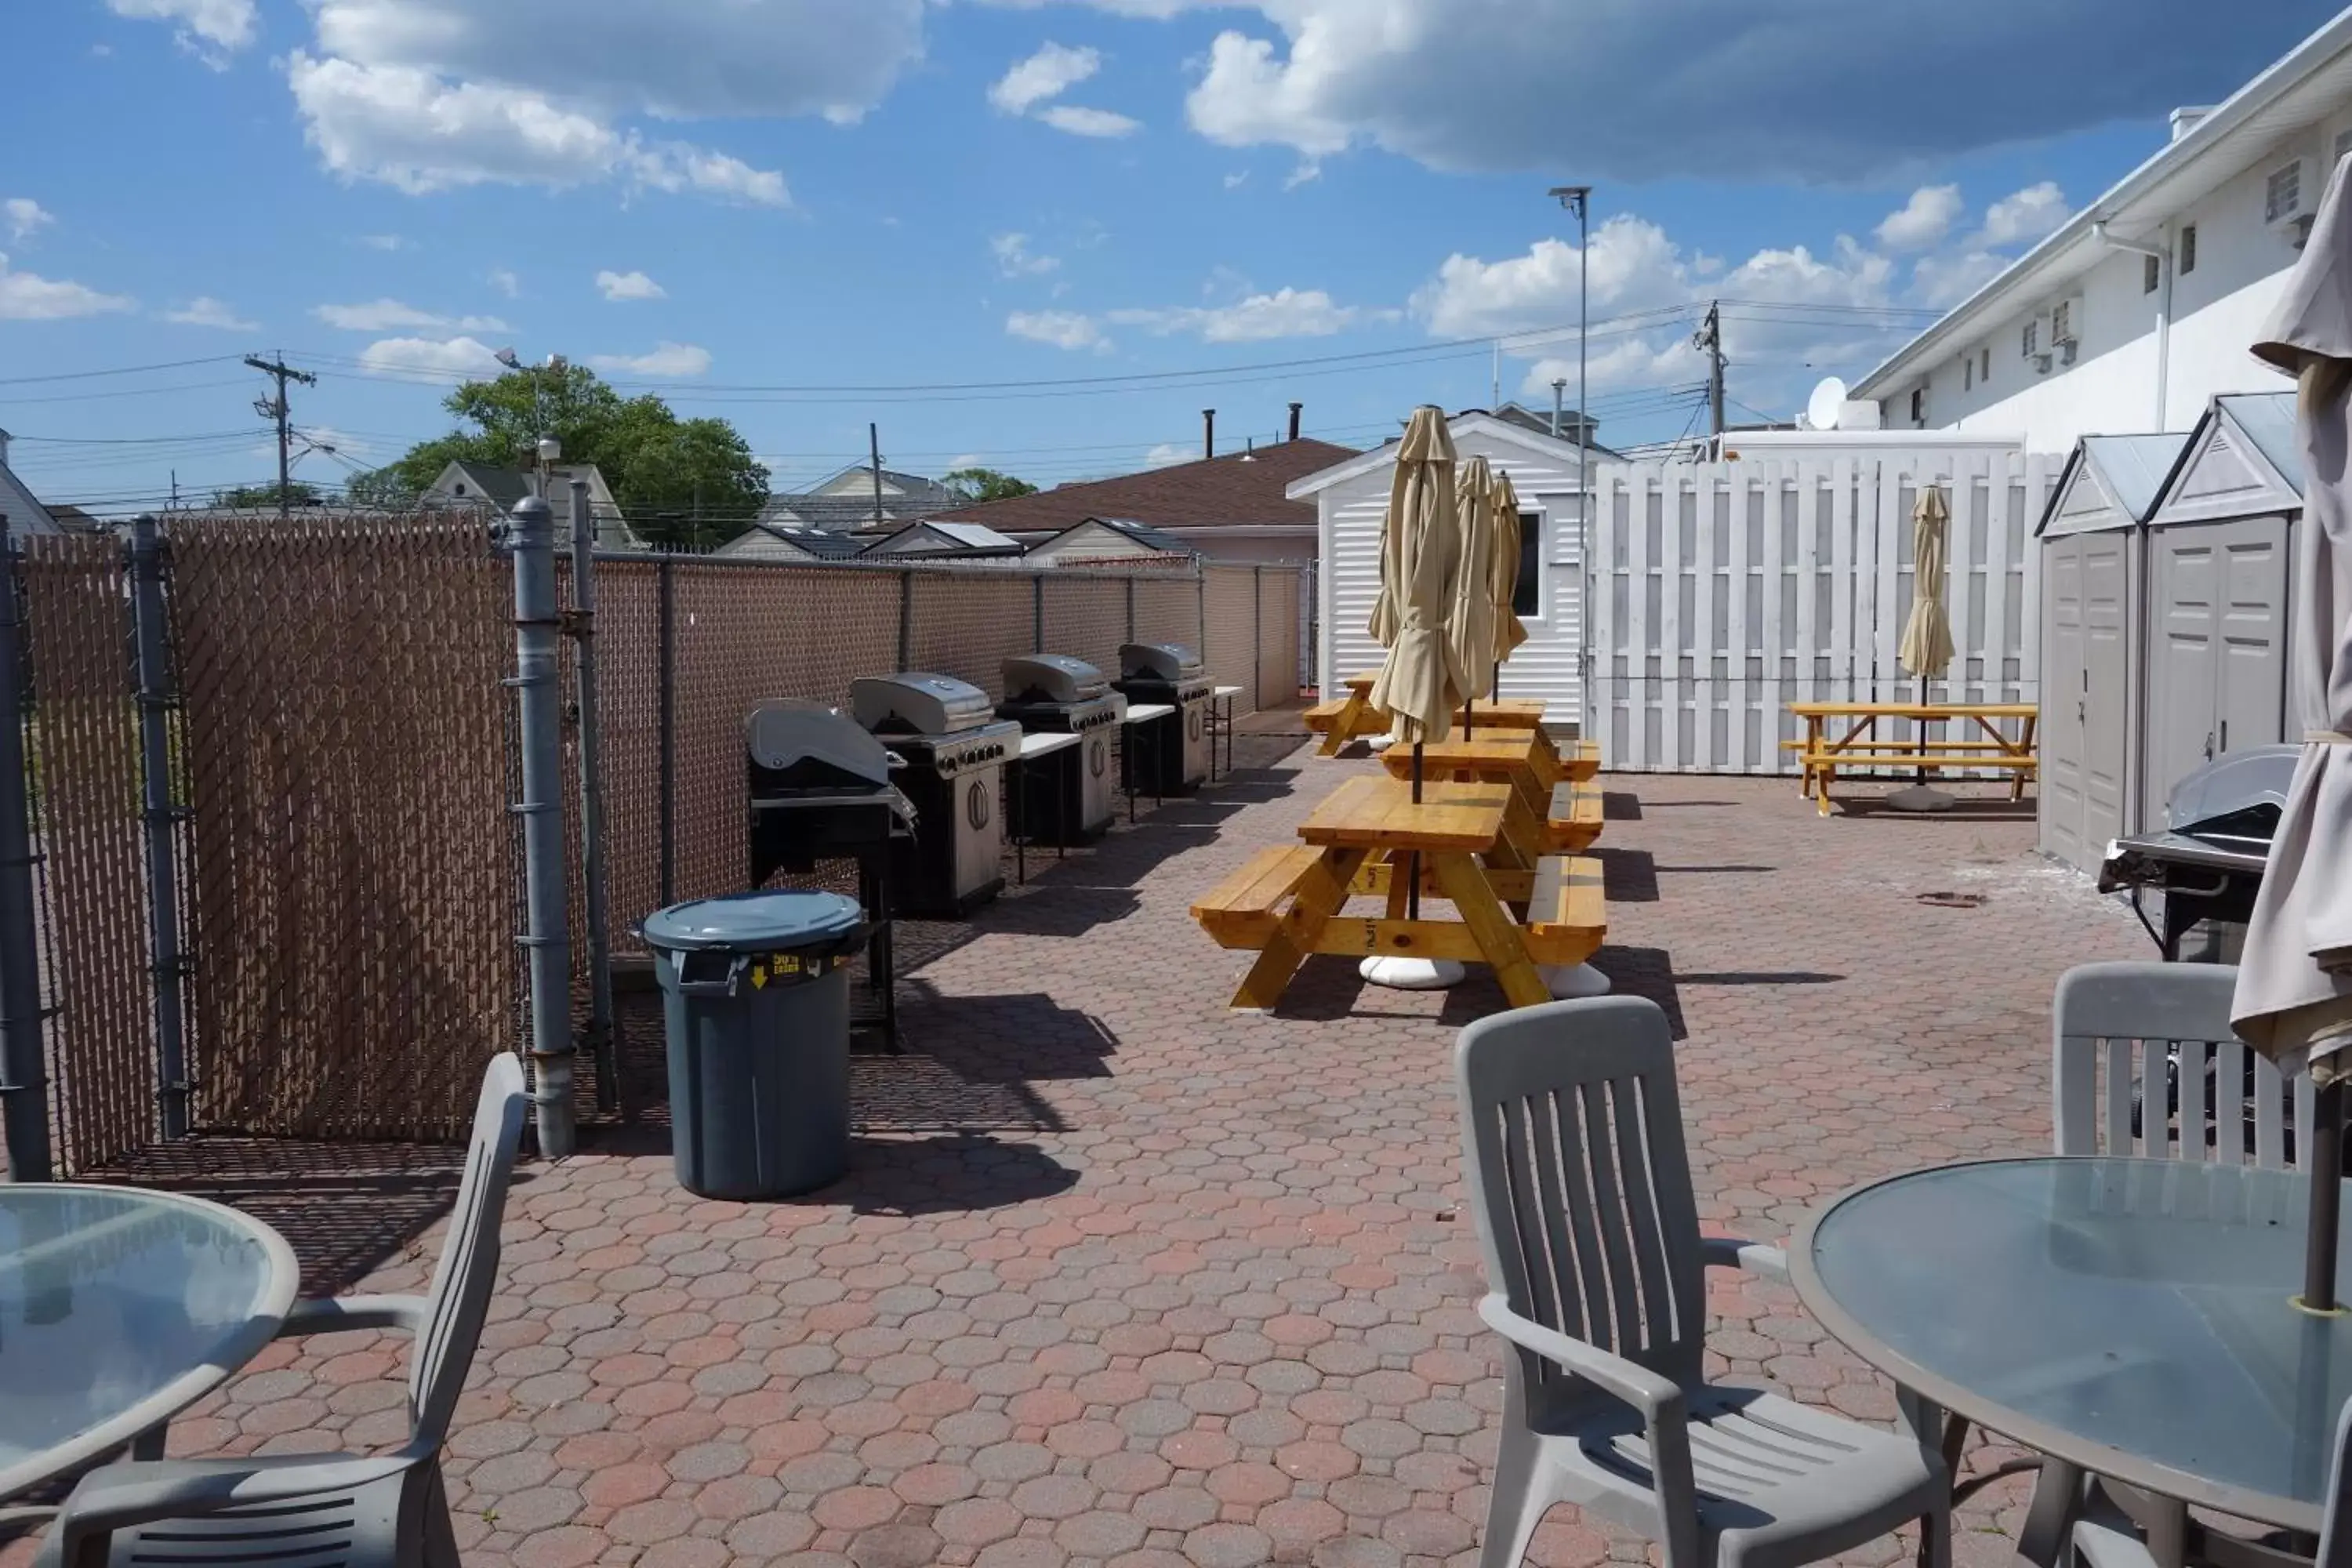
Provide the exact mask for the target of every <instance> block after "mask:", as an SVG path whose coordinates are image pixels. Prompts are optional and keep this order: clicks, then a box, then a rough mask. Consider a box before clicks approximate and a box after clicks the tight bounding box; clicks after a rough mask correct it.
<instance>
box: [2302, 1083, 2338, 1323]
mask: <svg viewBox="0 0 2352 1568" xmlns="http://www.w3.org/2000/svg"><path fill="white" fill-rule="evenodd" d="M2311 1121H2312V1125H2311V1127H2310V1128H2309V1129H2308V1130H2307V1131H2305V1136H2306V1137H2308V1138H2309V1140H2310V1142H2311V1155H2310V1161H2309V1163H2308V1165H2307V1167H2306V1168H2307V1169H2308V1170H2309V1171H2310V1173H2311V1225H2310V1227H2309V1229H2308V1230H2307V1231H2306V1232H2305V1237H2304V1247H2303V1295H2302V1297H2301V1299H2300V1300H2298V1301H2297V1302H2296V1305H2298V1306H2300V1307H2301V1308H2302V1309H2303V1310H2305V1311H2306V1312H2326V1313H2332V1312H2334V1311H2336V1223H2337V1215H2339V1214H2340V1213H2341V1212H2342V1204H2343V1201H2344V1085H2343V1084H2342V1083H2341V1082H2340V1081H2338V1080H2337V1079H2336V1076H2335V1074H2334V1073H2332V1072H2331V1073H2329V1074H2328V1081H2327V1082H2326V1083H2324V1084H2321V1083H2315V1084H2314V1085H2313V1086H2312V1095H2311Z"/></svg>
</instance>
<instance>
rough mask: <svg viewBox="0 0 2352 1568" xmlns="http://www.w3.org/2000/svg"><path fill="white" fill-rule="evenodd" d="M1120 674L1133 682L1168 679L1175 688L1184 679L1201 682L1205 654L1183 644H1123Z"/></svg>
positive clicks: (1119, 665)
mask: <svg viewBox="0 0 2352 1568" xmlns="http://www.w3.org/2000/svg"><path fill="white" fill-rule="evenodd" d="M1118 672H1119V674H1120V676H1121V677H1122V678H1124V679H1129V680H1137V679H1142V680H1164V681H1167V682H1168V683H1169V684H1171V685H1173V684H1175V683H1176V682H1178V681H1180V680H1197V679H1200V676H1201V655H1200V653H1199V651H1198V650H1196V649H1193V648H1189V647H1185V646H1184V645H1183V644H1182V643H1173V642H1131V643H1121V644H1120V645H1119V648H1118Z"/></svg>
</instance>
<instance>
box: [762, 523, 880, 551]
mask: <svg viewBox="0 0 2352 1568" xmlns="http://www.w3.org/2000/svg"><path fill="white" fill-rule="evenodd" d="M751 531H755V532H759V533H764V534H766V535H767V536H768V537H769V538H771V539H775V540H780V541H782V542H784V543H786V544H789V545H791V546H792V547H793V549H795V550H798V551H802V552H805V553H807V554H810V555H814V556H817V557H818V558H820V559H822V560H825V561H846V560H848V559H849V558H850V557H851V556H853V555H855V554H856V553H857V552H859V551H860V550H861V549H863V548H865V547H864V546H863V545H861V544H859V543H858V542H857V541H856V540H855V539H852V538H851V537H850V536H849V535H848V534H846V533H836V532H832V531H827V530H825V529H822V528H794V527H793V526H791V525H790V524H789V523H781V522H754V523H752V524H751Z"/></svg>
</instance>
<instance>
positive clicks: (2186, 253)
mask: <svg viewBox="0 0 2352 1568" xmlns="http://www.w3.org/2000/svg"><path fill="white" fill-rule="evenodd" d="M2180 270H2181V271H2183V272H2194V271H2196V270H2197V226H2196V225H2195V224H2193V223H2192V224H2186V225H2183V226H2182V227H2181V230H2180Z"/></svg>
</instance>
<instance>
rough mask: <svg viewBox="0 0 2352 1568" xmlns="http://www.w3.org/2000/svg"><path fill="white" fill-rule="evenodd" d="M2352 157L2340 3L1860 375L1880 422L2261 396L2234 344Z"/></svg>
mask: <svg viewBox="0 0 2352 1568" xmlns="http://www.w3.org/2000/svg"><path fill="white" fill-rule="evenodd" d="M2347 152H2352V10H2347V11H2346V12H2344V13H2343V14H2342V15H2339V16H2336V18H2335V19H2334V20H2333V21H2331V22H2329V23H2328V24H2327V25H2326V26H2324V27H2322V28H2321V29H2320V30H2319V31H2318V32H2316V33H2315V34H2313V35H2312V36H2311V37H2309V38H2307V39H2305V41H2304V42H2303V43H2302V44H2301V45H2299V46H2297V47H2296V48H2295V49H2294V51H2292V52H2291V53H2289V54H2288V55H2287V56H2286V57H2285V58H2283V59H2281V60H2279V61H2278V62H2277V63H2276V64H2274V65H2273V66H2272V67H2271V68H2269V69H2267V70H2265V71H2264V72H2263V74H2262V75H2260V76H2259V77H2256V78H2255V79H2253V80H2252V81H2251V82H2249V83H2247V84H2246V85H2245V86H2244V87H2243V88H2242V89H2239V90H2238V91H2237V92H2236V93H2235V94H2233V95H2232V96H2231V98H2230V99H2229V100H2227V101H2225V102H2223V103H2221V104H2219V105H2216V106H2213V107H2211V108H2210V109H2184V110H2178V111H2177V112H2176V113H2175V114H2174V116H2173V134H2172V140H2171V142H2169V143H2168V145H2166V146H2165V147H2163V148H2161V149H2160V150H2158V152H2157V153H2155V155H2154V156H2152V157H2150V158H2149V159H2148V160H2147V162H2146V163H2142V164H2141V165H2140V166H2139V167H2138V168H2137V169H2135V170H2133V171H2132V172H2131V173H2130V174H2126V176H2124V178H2123V179H2122V180H2121V181H2120V182H2118V183H2117V184H2116V185H2115V187H2114V188H2113V189H2111V190H2109V191H2107V192H2106V193H2105V195H2101V196H2100V197H2099V198H2098V199H2097V200H2096V201H2094V202H2093V203H2091V204H2090V205H2088V206H2087V207H2085V208H2084V209H2083V210H2082V211H2081V212H2079V213H2077V214H2076V215H2075V216H2074V217H2073V218H2071V219H2069V220H2068V221H2067V223H2066V224H2065V225H2064V226H2063V227H2061V228H2060V229H2059V230H2058V231H2057V232H2056V233H2054V234H2053V235H2052V236H2051V237H2049V238H2047V239H2045V240H2043V241H2042V243H2041V244H2040V245H2038V246H2036V247H2034V248H2033V249H2032V251H2030V252H2028V253H2027V254H2026V255H2025V256H2023V257H2021V258H2019V260H2018V261H2017V262H2016V263H2015V264H2014V265H2012V266H2011V268H2009V269H2008V270H2007V271H2005V272H2003V273H2002V274H2000V277H1998V278H1996V279H1993V280H1992V281H1991V282H1990V283H1988V284H1987V285H1985V287H1984V288H1982V289H1979V290H1978V291H1977V293H1976V294H1974V295H1973V296H1971V297H1970V298H1969V300H1966V301H1964V302H1963V303H1961V304H1960V305H1959V306H1958V308H1956V309H1955V310H1953V311H1952V312H1951V313H1950V314H1949V315H1948V316H1946V317H1945V318H1944V319H1943V320H1942V321H1938V322H1937V324H1936V325H1935V326H1933V327H1931V328H1930V329H1928V330H1927V331H1926V332H1924V333H1922V334H1921V335H1920V336H1919V337H1917V338H1916V339H1915V340H1913V341H1912V342H1910V343H1909V344H1908V345H1906V347H1905V348H1904V349H1903V350H1902V351H1901V352H1900V353H1896V354H1895V356H1894V357H1893V358H1891V359H1889V360H1888V361H1887V362H1886V363H1884V364H1882V365H1880V366H1879V367H1878V368H1877V369H1876V370H1874V371H1872V372H1871V373H1870V374H1869V375H1868V376H1866V377H1864V380H1863V381H1862V382H1861V384H1859V385H1857V386H1856V387H1855V388H1854V390H1853V395H1854V396H1855V397H1857V398H1864V399H1869V400H1872V401H1874V402H1876V403H1877V404H1878V405H1880V408H1881V410H1882V413H1883V416H1884V423H1885V426H1886V427H1887V428H1888V429H1890V430H1904V429H1961V430H1981V431H1984V432H1987V433H1989V434H1990V433H1999V434H2001V435H2008V436H2021V437H2023V438H2024V441H2025V445H2026V448H2027V450H2029V451H2034V452H2053V453H2054V452H2064V451H2067V450H2068V449H2070V448H2071V447H2073V446H2074V442H2075V440H2076V438H2077V437H2083V436H2095V435H2116V434H2123V433H2128V432H2135V431H2158V430H2175V431H2185V430H2188V429H2189V427H2190V426H2193V425H2195V424H2196V423H2197V421H2198V419H2199V417H2200V416H2201V415H2203V414H2204V412H2205V410H2206V407H2207V405H2208V403H2209V402H2210V399H2211V398H2212V397H2213V396H2215V395H2217V394H2222V393H2235V392H2268V391H2274V390H2276V389H2278V388H2280V387H2282V386H2284V385H2285V384H2286V381H2285V378H2284V376H2282V375H2281V374H2279V373H2278V372H2276V371H2274V370H2272V369H2270V368H2269V367H2267V366H2265V365H2263V364H2262V363H2259V362H2257V361H2256V360H2255V359H2254V358H2253V356H2252V354H2251V353H2248V352H2247V349H2248V345H2249V344H2251V343H2252V342H2253V341H2254V339H2255V337H2256V335H2257V334H2258V333H2259V332H2260V331H2261V329H2262V326H2263V321H2264V320H2265V319H2266V318H2267V316H2268V315H2269V313H2270V310H2271V306H2272V303H2273V300H2276V298H2277V297H2278V293H2279V290H2280V289H2281V288H2282V287H2284V283H2285V279H2286V274H2287V271H2288V269H2289V268H2291V267H2292V266H2293V265H2294V259H2295V256H2296V253H2297V250H2298V248H2299V247H2300V246H2301V244H2302V241H2303V237H2304V236H2305V234H2306V233H2307V232H2308V231H2309V229H2310V226H2311V219H2312V217H2313V216H2314V215H2315V212H2316V210H2317V207H2318V205H2319V199H2320V196H2321V194H2322V193H2323V192H2324V191H2325V189H2326V184H2327V178H2328V174H2329V173H2330V171H2331V170H2332V169H2333V168H2334V166H2335V163H2336V160H2337V159H2338V158H2340V157H2342V156H2343V155H2344V154H2345V153H2347Z"/></svg>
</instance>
